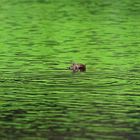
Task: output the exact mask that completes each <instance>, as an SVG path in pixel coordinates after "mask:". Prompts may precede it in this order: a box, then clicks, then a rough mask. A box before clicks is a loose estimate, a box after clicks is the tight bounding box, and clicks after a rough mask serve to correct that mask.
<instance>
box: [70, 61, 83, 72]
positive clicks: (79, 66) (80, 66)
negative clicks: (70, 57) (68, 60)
mask: <svg viewBox="0 0 140 140" xmlns="http://www.w3.org/2000/svg"><path fill="white" fill-rule="evenodd" d="M69 69H70V70H72V71H73V72H78V71H80V72H84V71H86V65H84V64H76V63H73V64H72V65H71V66H70V67H69Z"/></svg>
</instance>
